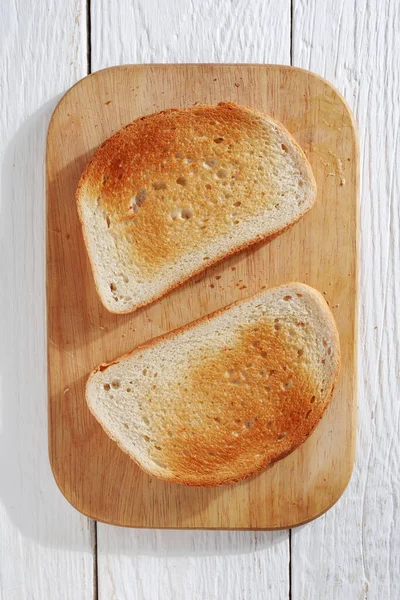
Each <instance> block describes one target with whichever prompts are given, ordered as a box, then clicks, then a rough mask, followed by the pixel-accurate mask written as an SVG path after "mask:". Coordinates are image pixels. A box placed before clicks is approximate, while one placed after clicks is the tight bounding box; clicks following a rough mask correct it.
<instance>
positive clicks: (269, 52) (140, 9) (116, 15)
mask: <svg viewBox="0 0 400 600" xmlns="http://www.w3.org/2000/svg"><path fill="white" fill-rule="evenodd" d="M91 42H92V69H93V70H94V71H96V70H98V69H103V68H105V67H109V66H112V65H118V64H127V63H134V64H136V63H166V62H168V63H179V62H183V63H198V62H205V63H207V62H223V63H229V62H233V63H235V62H248V63H252V62H254V63H280V64H289V63H290V0H281V1H280V0H269V1H268V2H265V1H264V0H246V2H243V0H219V1H218V2H217V1H216V0H202V1H201V2H200V1H194V2H193V1H192V2H188V1H187V0H168V1H164V0H136V1H134V0H120V2H118V3H116V2H109V0H97V1H96V2H95V3H92V36H91Z"/></svg>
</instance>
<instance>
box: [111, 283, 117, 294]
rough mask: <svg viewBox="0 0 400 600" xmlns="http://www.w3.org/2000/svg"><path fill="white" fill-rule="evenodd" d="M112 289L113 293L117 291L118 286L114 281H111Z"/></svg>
mask: <svg viewBox="0 0 400 600" xmlns="http://www.w3.org/2000/svg"><path fill="white" fill-rule="evenodd" d="M110 290H111V291H112V293H113V294H114V292H116V291H117V286H116V285H115V283H114V282H111V283H110Z"/></svg>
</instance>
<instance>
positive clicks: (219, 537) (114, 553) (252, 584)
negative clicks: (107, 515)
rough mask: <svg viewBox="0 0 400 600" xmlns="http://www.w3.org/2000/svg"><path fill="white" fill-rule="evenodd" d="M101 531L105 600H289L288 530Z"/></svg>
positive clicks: (101, 596)
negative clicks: (251, 531) (252, 531)
mask: <svg viewBox="0 0 400 600" xmlns="http://www.w3.org/2000/svg"><path fill="white" fill-rule="evenodd" d="M98 527H99V536H98V548H99V554H98V560H99V600H110V599H111V598H112V599H117V600H124V599H126V598H129V599H131V598H132V599H135V600H139V599H140V600H167V599H169V598H171V599H173V600H189V599H192V598H193V599H197V598H199V599H200V598H201V599H203V598H204V600H221V599H225V598H226V599H228V598H229V600H236V599H238V600H239V599H240V600H265V599H266V598H274V600H275V599H276V600H286V599H287V598H288V597H289V577H288V576H289V549H288V543H287V537H288V534H287V532H286V531H281V532H275V533H269V532H258V533H249V532H246V531H239V532H228V531H218V532H215V531H197V532H194V531H160V530H147V531H146V530H140V531H139V530H136V531H134V530H128V529H118V528H116V527H107V526H104V525H100V524H98Z"/></svg>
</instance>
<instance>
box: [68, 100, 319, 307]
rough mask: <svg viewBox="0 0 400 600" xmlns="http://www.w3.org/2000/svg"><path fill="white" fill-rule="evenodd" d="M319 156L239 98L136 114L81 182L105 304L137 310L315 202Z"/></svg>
mask: <svg viewBox="0 0 400 600" xmlns="http://www.w3.org/2000/svg"><path fill="white" fill-rule="evenodd" d="M315 195H316V185H315V180H314V177H313V174H312V171H311V168H310V165H309V163H308V161H307V159H306V157H305V155H304V153H303V151H302V150H301V148H300V147H299V146H298V145H297V143H296V142H295V141H294V139H293V138H292V136H291V135H290V134H289V132H288V131H286V129H285V128H284V127H283V126H282V125H281V124H279V123H277V122H276V121H274V120H273V119H271V118H270V117H269V116H267V115H265V114H262V113H260V112H257V111H255V110H252V109H250V108H246V107H243V106H238V105H235V104H231V103H220V104H218V105H217V106H193V107H190V108H184V109H170V110H165V111H163V112H160V113H156V114H153V115H149V116H147V117H143V118H141V119H137V120H136V121H134V122H133V123H131V124H130V125H128V126H127V127H125V128H124V129H121V130H120V131H119V132H117V133H116V134H115V135H114V136H112V137H111V138H109V139H108V140H106V141H105V142H104V144H103V145H102V146H100V148H99V149H98V150H97V151H96V152H95V154H94V156H93V158H92V160H91V161H90V163H89V164H88V166H87V167H86V170H85V172H84V173H83V175H82V177H81V180H80V183H79V186H78V189H77V195H76V198H77V206H78V211H79V215H80V219H81V222H82V227H83V235H84V239H85V243H86V247H87V250H88V253H89V256H90V261H91V265H92V270H93V274H94V280H95V284H96V287H97V290H98V292H99V294H100V298H101V300H102V302H103V304H104V306H105V307H106V308H107V309H108V310H109V311H111V312H113V313H128V312H132V311H134V310H135V309H136V308H138V307H139V306H143V305H146V304H148V303H150V302H152V301H154V300H156V299H157V298H160V297H161V296H162V295H164V294H165V293H167V292H168V291H169V290H171V289H172V288H174V287H176V286H177V285H179V284H181V283H183V282H184V281H186V280H187V279H189V278H191V277H192V276H193V275H195V274H197V273H199V272H200V271H203V270H204V269H205V268H206V267H209V266H210V265H212V264H214V263H215V262H217V261H219V260H221V259H222V258H224V257H226V256H228V255H230V254H233V253H235V252H238V251H239V250H242V249H244V248H246V247H248V246H249V245H251V244H254V243H256V242H259V241H262V240H265V239H267V238H269V237H271V236H274V235H276V234H278V233H281V232H282V231H284V230H285V229H286V228H287V227H289V226H290V225H292V224H293V223H295V222H296V221H297V220H298V219H300V217H302V216H303V215H304V214H305V213H306V212H307V211H308V210H309V209H310V208H311V206H312V204H313V202H314V199H315Z"/></svg>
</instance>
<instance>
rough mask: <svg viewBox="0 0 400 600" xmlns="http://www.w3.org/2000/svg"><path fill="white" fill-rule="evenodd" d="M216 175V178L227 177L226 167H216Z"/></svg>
mask: <svg viewBox="0 0 400 600" xmlns="http://www.w3.org/2000/svg"><path fill="white" fill-rule="evenodd" d="M216 175H217V177H218V179H226V178H227V177H228V171H227V170H226V169H218V171H217V173H216Z"/></svg>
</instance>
